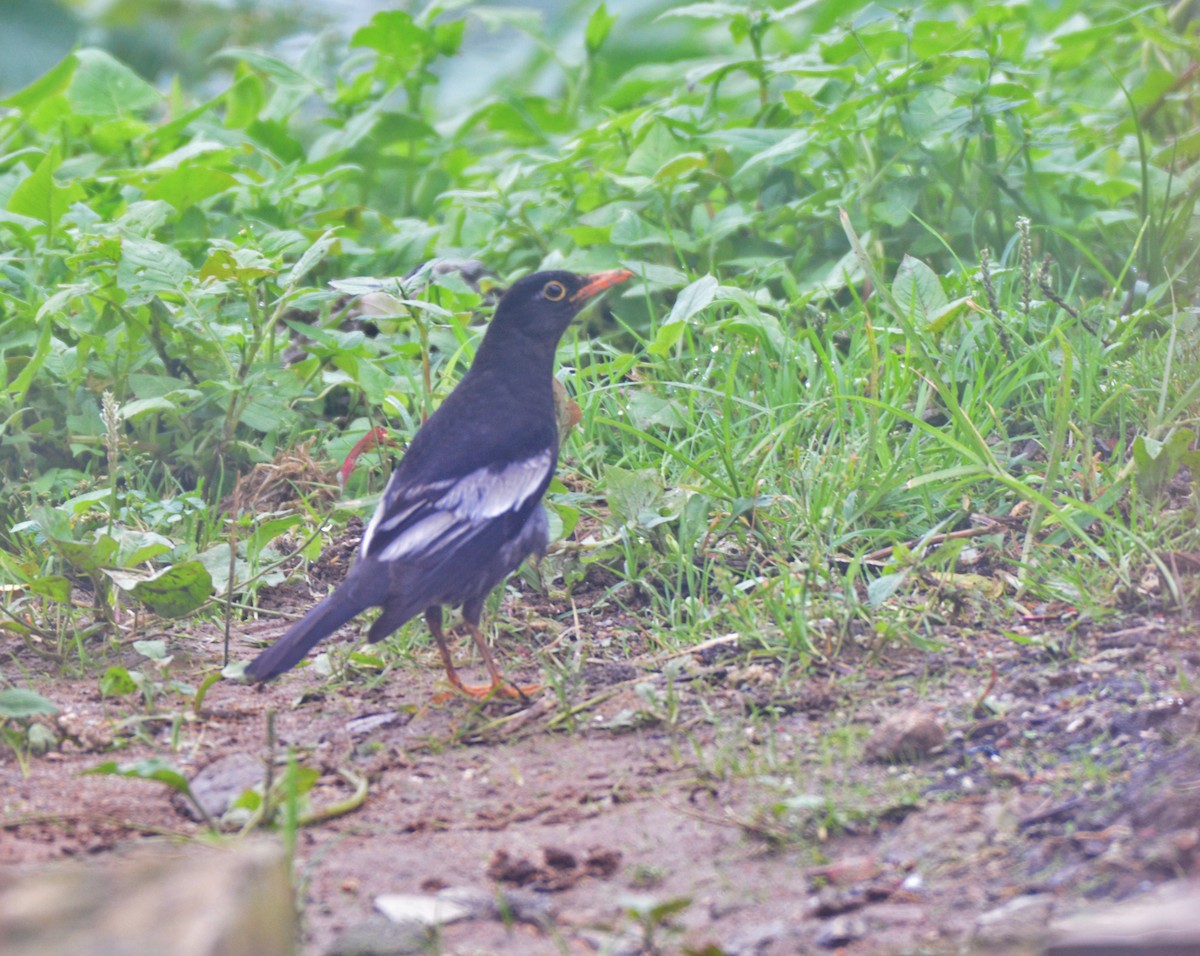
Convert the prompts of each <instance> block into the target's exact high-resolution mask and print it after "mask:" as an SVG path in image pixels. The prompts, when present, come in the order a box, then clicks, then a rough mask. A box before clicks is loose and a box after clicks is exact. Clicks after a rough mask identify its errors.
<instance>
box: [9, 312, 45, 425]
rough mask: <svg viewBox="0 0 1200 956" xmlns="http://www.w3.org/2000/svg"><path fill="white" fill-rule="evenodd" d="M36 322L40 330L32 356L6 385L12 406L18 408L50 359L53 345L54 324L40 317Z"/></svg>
mask: <svg viewBox="0 0 1200 956" xmlns="http://www.w3.org/2000/svg"><path fill="white" fill-rule="evenodd" d="M37 321H38V322H39V324H40V325H41V327H42V328H41V331H40V332H39V333H38V340H37V345H36V346H35V347H34V350H33V355H31V356H30V357H29V359H28V361H26V362H25V365H24V366H23V367H22V369H21V371H20V373H19V374H18V375H17V377H16V378H14V379H13V380H12V381H11V382H9V383H8V385H7V389H8V392H9V394H10V395H12V396H13V404H14V405H18V406H19V405H20V404H21V403H22V402H24V401H25V393H26V392H28V391H29V389H30V387H31V386H32V385H33V380H34V379H35V378H36V377H37V374H38V373H39V372H40V371H41V370H42V366H43V365H45V363H46V359H47V358H49V357H50V348H51V346H52V345H53V332H54V323H53V322H52V321H50V319H49V318H44V317H40V316H39V318H38V319H37Z"/></svg>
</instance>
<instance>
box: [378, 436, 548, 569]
mask: <svg viewBox="0 0 1200 956" xmlns="http://www.w3.org/2000/svg"><path fill="white" fill-rule="evenodd" d="M553 468H554V454H553V452H551V451H550V450H548V449H547V450H546V451H544V452H541V453H540V454H537V455H534V456H533V457H532V458H526V459H523V460H522V461H515V462H513V463H512V464H509V465H506V466H504V467H503V468H500V469H498V470H497V469H493V468H490V467H484V468H477V469H476V470H475V471H472V472H471V473H470V474H467V475H464V476H463V477H462V478H460V479H459V480H457V481H436V482H430V483H429V484H427V485H419V486H414V487H412V488H406V489H405V491H404V496H403V498H401V499H400V500H398V501H395V500H394V501H392V502H391V506H392V507H394V506H395V505H396V504H407V507H404V508H403V509H402V510H401V511H399V512H397V513H387V512H388V504H389V503H388V501H387V499H386V497H385V500H384V502H383V503H381V504H380V506H379V509H378V510H377V511H376V512H375V514H374V515H373V516H372V517H371V522H370V524H369V525H368V526H367V530H366V533H365V534H364V535H363V542H362V546H361V547H362V553H363V554H366V552H367V548H368V546H369V544H370V541H371V539H372V538H373V537H374V536H375V535H376V534H378V533H380V532H387V531H393V530H394V529H399V530H398V531H397V533H396V535H395V537H394V538H392V540H390V541H388V542H387V544H386V545H384V547H383V548H382V549H381V550H380V552H379V554H378V555H377V557H378V558H379V559H380V560H381V561H397V560H400V559H401V558H405V557H408V556H410V555H414V554H421V553H429V552H432V551H438V550H440V549H441V548H444V547H446V546H448V545H452V544H454V543H455V542H456V541H458V540H459V539H460V538H464V537H469V536H470V535H471V534H473V533H474V532H475V530H476V529H477V528H479V526H480V525H483V524H485V523H486V522H488V521H490V520H491V519H493V518H498V517H500V516H501V515H503V514H507V513H509V512H513V511H517V510H519V509H520V508H521V507H523V506H524V505H525V504H526V503H527V502H528V501H529V499H530V498H531V497H532V496H533V495H535V494H537V492H538V490H539V489H540V488H541V485H542V482H543V481H545V480H546V476H547V475H548V474H549V472H550V471H551V470H552V469H553ZM443 489H444V492H443ZM438 492H443V493H441V494H438ZM425 509H432V510H428V511H427V512H426V514H424V515H423V516H422V517H420V518H418V519H417V520H415V521H412V517H413V515H414V514H415V513H417V512H419V511H422V510H425ZM410 522H411V523H410ZM406 524H407V525H408V526H407V527H405V525H406Z"/></svg>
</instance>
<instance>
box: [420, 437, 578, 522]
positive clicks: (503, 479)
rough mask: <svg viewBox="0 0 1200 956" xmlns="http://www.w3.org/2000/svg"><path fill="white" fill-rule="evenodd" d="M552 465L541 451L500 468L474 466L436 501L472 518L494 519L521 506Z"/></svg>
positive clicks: (473, 519) (465, 516)
mask: <svg viewBox="0 0 1200 956" xmlns="http://www.w3.org/2000/svg"><path fill="white" fill-rule="evenodd" d="M553 467H554V462H553V461H551V454H550V452H549V451H544V452H542V453H541V454H540V455H534V456H533V457H532V458H526V459H525V460H524V461H514V462H513V463H512V464H511V465H506V466H505V467H503V468H501V469H500V470H499V471H493V470H492V469H491V468H479V469H476V470H475V471H473V472H471V473H470V474H469V475H467V476H466V477H465V478H463V479H462V480H461V481H456V482H455V483H454V485H453V487H451V488H450V490H449V491H447V492H446V494H445V495H444V496H443V497H442V500H441V501H439V502H438V507H440V508H449V509H451V510H452V511H454V512H455V514H458V515H461V516H462V517H464V518H468V519H470V520H472V521H478V520H480V519H481V518H497V517H499V516H500V515H502V514H504V513H505V512H508V511H516V510H518V509H519V508H520V507H521V506H522V505H524V504H525V502H526V501H528V500H529V496H530V495H532V494H535V493H536V492H537V490H538V488H539V487H540V486H541V484H542V482H543V481H545V479H546V473H547V472H548V471H549V470H550V469H551V468H553Z"/></svg>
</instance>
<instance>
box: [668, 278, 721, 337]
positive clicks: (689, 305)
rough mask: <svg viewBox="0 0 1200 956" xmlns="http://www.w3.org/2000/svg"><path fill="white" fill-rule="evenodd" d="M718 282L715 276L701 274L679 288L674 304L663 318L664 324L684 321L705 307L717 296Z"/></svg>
mask: <svg viewBox="0 0 1200 956" xmlns="http://www.w3.org/2000/svg"><path fill="white" fill-rule="evenodd" d="M719 287H720V283H719V282H717V280H716V277H715V276H711V275H705V276H701V277H700V278H699V279H697V280H696V281H695V282H693V283H691V284H690V285H688V286H687V287H685V288H683V289H681V290H680V292H679V295H677V296H676V297H675V304H674V305H673V306H671V312H670V314H669V315H668V316H667V318H666V320H665V324H667V325H670V324H671V323H673V322H686V321H688V319H690V318H692V316H694V315H696V314H697V313H698V312H701V311H703V310H704V309H707V308H708V307H709V306H710V305H711V304H712V301H713V299H715V298H716V296H717V289H718V288H719Z"/></svg>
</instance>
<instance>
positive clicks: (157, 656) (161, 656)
mask: <svg viewBox="0 0 1200 956" xmlns="http://www.w3.org/2000/svg"><path fill="white" fill-rule="evenodd" d="M133 649H134V650H135V651H137V652H138V653H139V654H141V655H142V657H148V658H149V659H150V660H152V661H157V662H158V663H160V664H161V663H162V662H163V661H166V660H168V659H169V658H168V656H167V642H166V641H163V640H153V641H134V642H133Z"/></svg>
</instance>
